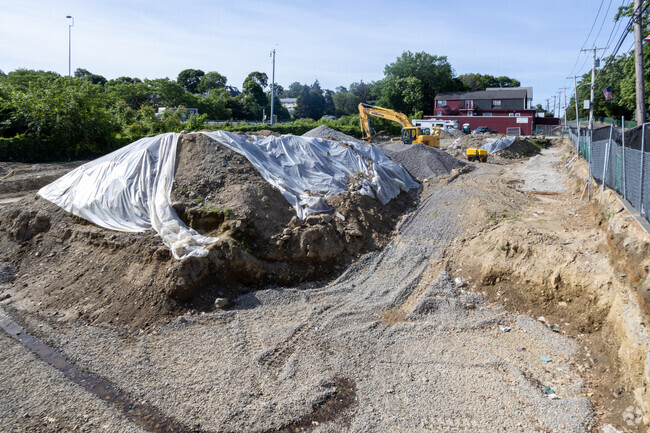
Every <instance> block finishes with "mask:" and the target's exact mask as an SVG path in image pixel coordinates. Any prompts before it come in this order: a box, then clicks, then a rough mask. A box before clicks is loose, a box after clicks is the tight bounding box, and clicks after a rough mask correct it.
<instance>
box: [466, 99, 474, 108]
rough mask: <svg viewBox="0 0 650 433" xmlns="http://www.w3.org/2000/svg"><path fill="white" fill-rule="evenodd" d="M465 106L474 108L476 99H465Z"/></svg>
mask: <svg viewBox="0 0 650 433" xmlns="http://www.w3.org/2000/svg"><path fill="white" fill-rule="evenodd" d="M465 108H468V109H470V110H471V109H473V108H474V101H473V100H471V99H466V100H465Z"/></svg>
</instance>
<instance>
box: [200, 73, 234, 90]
mask: <svg viewBox="0 0 650 433" xmlns="http://www.w3.org/2000/svg"><path fill="white" fill-rule="evenodd" d="M226 82H227V80H226V76H225V75H221V74H220V73H218V72H214V71H212V72H208V73H207V74H205V75H204V76H202V77H201V79H200V80H199V85H198V86H197V90H198V91H199V92H202V93H206V92H209V91H210V90H212V89H223V88H224V87H226Z"/></svg>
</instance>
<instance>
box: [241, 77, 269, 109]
mask: <svg viewBox="0 0 650 433" xmlns="http://www.w3.org/2000/svg"><path fill="white" fill-rule="evenodd" d="M267 82H268V76H267V75H266V74H265V73H263V72H257V71H255V72H251V73H250V74H248V76H247V77H246V79H245V80H244V84H243V86H242V88H243V91H242V94H241V97H240V102H241V105H242V111H243V115H244V118H246V119H248V120H261V119H262V112H263V111H264V109H265V107H266V105H267V102H268V98H267V97H266V93H264V88H265V87H266V85H267ZM267 114H269V113H267Z"/></svg>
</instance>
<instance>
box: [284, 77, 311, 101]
mask: <svg viewBox="0 0 650 433" xmlns="http://www.w3.org/2000/svg"><path fill="white" fill-rule="evenodd" d="M305 89H306V90H308V91H309V86H306V85H303V84H300V83H299V82H297V81H294V82H293V83H291V84H289V87H288V88H287V98H297V97H298V96H300V94H301V93H302V92H303V90H305Z"/></svg>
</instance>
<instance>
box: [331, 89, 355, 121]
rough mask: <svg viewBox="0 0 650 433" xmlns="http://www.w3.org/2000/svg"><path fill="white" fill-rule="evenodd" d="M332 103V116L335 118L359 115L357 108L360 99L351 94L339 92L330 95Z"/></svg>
mask: <svg viewBox="0 0 650 433" xmlns="http://www.w3.org/2000/svg"><path fill="white" fill-rule="evenodd" d="M339 89H340V88H339ZM343 89H345V87H343ZM332 102H334V114H335V115H337V116H346V115H352V114H358V113H359V108H358V107H359V103H360V102H361V98H359V97H358V96H357V95H355V94H354V93H352V92H348V91H342V92H341V91H339V92H336V93H335V94H333V95H332Z"/></svg>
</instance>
